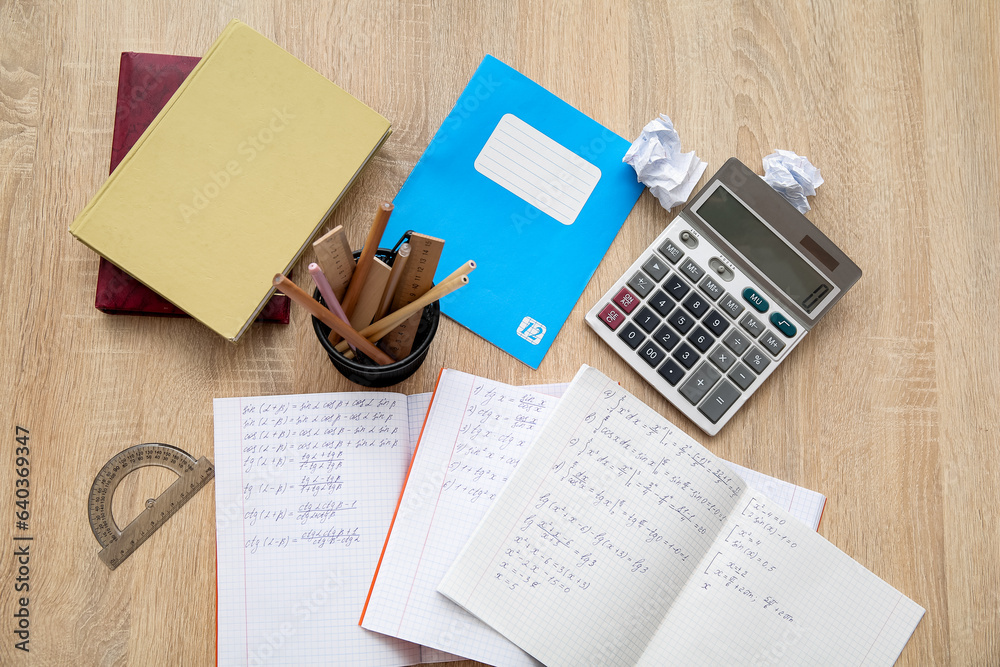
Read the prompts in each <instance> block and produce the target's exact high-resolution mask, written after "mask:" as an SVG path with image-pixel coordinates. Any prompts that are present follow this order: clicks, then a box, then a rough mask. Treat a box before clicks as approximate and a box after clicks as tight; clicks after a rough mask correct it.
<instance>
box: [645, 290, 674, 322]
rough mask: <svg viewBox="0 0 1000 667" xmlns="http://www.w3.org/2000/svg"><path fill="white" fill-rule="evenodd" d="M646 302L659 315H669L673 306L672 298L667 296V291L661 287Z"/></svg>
mask: <svg viewBox="0 0 1000 667" xmlns="http://www.w3.org/2000/svg"><path fill="white" fill-rule="evenodd" d="M648 303H649V305H651V306H652V307H653V310H655V311H656V312H658V313H659V314H660V316H661V317H666V316H667V315H669V314H670V311H671V310H673V308H674V300H673V299H671V298H670V297H669V296H667V293H666V292H664V291H663V290H661V289H658V290H656V294H654V295H653V296H651V297H650V298H649V302H648Z"/></svg>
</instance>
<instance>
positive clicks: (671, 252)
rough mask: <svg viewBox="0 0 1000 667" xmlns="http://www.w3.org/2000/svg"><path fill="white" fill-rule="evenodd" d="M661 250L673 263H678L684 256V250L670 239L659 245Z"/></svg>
mask: <svg viewBox="0 0 1000 667" xmlns="http://www.w3.org/2000/svg"><path fill="white" fill-rule="evenodd" d="M659 251H660V254H662V255H663V256H664V257H666V258H667V261H668V262H670V263H671V264H676V263H677V260H679V259H680V258H681V257H683V256H684V252H683V251H682V250H681V249H680V248H678V247H677V246H675V245H674V243H673V241H671V240H669V239H668V240H666V241H664V242H663V245H661V246H660V247H659Z"/></svg>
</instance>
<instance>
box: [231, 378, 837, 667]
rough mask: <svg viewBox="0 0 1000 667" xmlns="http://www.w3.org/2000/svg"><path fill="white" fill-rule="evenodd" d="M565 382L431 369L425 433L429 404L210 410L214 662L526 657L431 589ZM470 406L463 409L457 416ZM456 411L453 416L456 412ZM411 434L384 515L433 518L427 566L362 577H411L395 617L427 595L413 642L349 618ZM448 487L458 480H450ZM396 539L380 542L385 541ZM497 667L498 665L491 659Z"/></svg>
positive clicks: (783, 493)
mask: <svg viewBox="0 0 1000 667" xmlns="http://www.w3.org/2000/svg"><path fill="white" fill-rule="evenodd" d="M566 386H567V385H547V386H542V387H531V388H526V387H521V388H517V387H511V386H508V385H504V384H502V383H498V382H494V381H491V380H486V379H484V378H477V377H475V376H471V375H468V374H465V373H459V372H457V371H443V372H442V374H441V376H440V378H439V381H438V385H437V390H436V393H435V395H434V396H435V398H434V405H435V410H434V411H433V412H432V413H431V415H430V417H429V418H428V419H427V423H426V425H424V422H425V415H426V414H427V412H428V405H429V404H430V403H431V394H430V393H424V394H415V395H413V396H405V395H403V394H398V393H390V392H374V391H369V392H357V393H337V394H303V395H285V396H266V397H253V398H221V399H216V401H215V405H214V412H215V465H216V520H217V539H218V587H219V602H218V633H219V634H218V662H219V664H220V665H247V664H271V663H275V664H295V665H305V664H345V665H369V666H373V667H374V666H387V667H388V666H394V665H410V664H416V663H421V662H424V663H426V662H440V661H446V660H455V659H458V658H457V656H456V655H451V654H449V653H447V652H445V651H448V650H451V651H452V652H454V653H461V655H462V656H463V657H479V658H480V659H482V660H484V661H486V662H489V663H491V664H515V663H516V661H523V660H526V659H527V658H526V656H525V654H524V653H523V652H522V651H521V650H520V649H518V648H516V647H515V646H513V645H512V644H511V643H510V642H509V641H507V640H506V639H503V638H502V637H500V636H499V635H497V634H496V633H495V632H494V631H493V630H491V629H490V628H488V627H486V626H485V625H483V624H482V623H481V622H480V621H478V620H477V619H475V618H473V617H472V616H471V615H469V614H468V613H467V612H465V611H464V610H463V609H461V608H460V607H459V606H458V605H455V604H454V603H452V602H450V601H448V600H447V599H445V598H444V597H443V596H441V595H440V594H438V593H435V592H434V588H435V587H436V586H437V584H438V582H439V581H440V578H441V576H443V574H444V572H445V571H446V570H447V568H448V566H449V565H450V564H451V560H452V559H453V558H454V555H455V554H457V553H458V551H459V550H460V549H461V547H462V545H463V544H464V542H465V539H466V538H467V537H468V536H469V535H471V534H472V532H473V530H474V528H475V521H477V520H478V517H479V516H481V515H482V514H484V513H485V511H486V509H488V505H489V501H490V495H491V494H495V493H496V492H497V491H499V489H500V486H501V485H502V481H503V478H504V477H505V476H506V475H508V474H509V473H510V471H512V470H513V468H514V467H515V466H516V465H517V461H519V460H520V457H521V455H522V454H523V451H524V449H525V447H526V445H527V443H528V441H529V440H530V439H531V438H532V437H533V435H532V436H531V437H518V438H517V441H516V442H515V441H513V440H512V438H513V436H512V435H511V434H512V433H517V434H519V435H521V436H524V435H529V434H533V433H534V432H535V431H537V429H538V428H540V427H541V425H542V424H543V423H544V421H545V420H546V418H547V416H548V414H550V413H551V412H552V410H553V409H554V408H555V406H556V405H557V404H558V400H557V397H558V396H559V395H560V394H561V392H562V391H563V390H564V389H565V388H566ZM536 389H537V390H540V391H543V392H547V393H546V394H542V393H538V392H536V391H534V390H536ZM473 394H475V396H476V403H475V404H476V405H477V406H478V409H477V410H475V411H473V412H472V413H469V412H467V407H468V405H467V403H468V399H469V398H470V396H471V395H473ZM515 399H516V401H515ZM457 405H461V406H465V407H463V408H462V409H457V410H456V407H455V406H457ZM532 406H534V407H532ZM519 414H520V417H519ZM504 415H507V416H510V415H513V417H512V419H509V420H507V419H505V418H504V417H503V416H504ZM491 416H493V417H494V418H492V419H491ZM501 422H504V423H505V425H504V426H502V427H501V426H498V424H500V423H501ZM422 425H423V426H424V433H423V436H422V437H421V438H420V441H421V443H422V444H421V446H420V449H419V451H420V452H421V456H420V457H418V458H417V460H416V461H414V467H413V470H412V471H411V472H410V473H409V477H408V479H409V482H408V483H407V484H406V489H407V493H408V494H409V495H408V496H406V498H405V499H404V500H403V502H401V503H399V506H400V510H399V513H398V515H397V518H396V521H397V523H396V525H397V527H401V526H403V525H404V520H405V519H406V515H407V510H409V509H414V510H416V509H417V505H419V506H420V508H419V511H414V512H413V516H414V517H418V519H417V520H418V521H419V522H423V521H425V519H424V518H422V517H423V516H424V515H425V513H426V512H428V511H431V512H435V511H437V512H438V513H437V514H436V515H434V516H432V519H433V521H431V523H430V524H427V525H428V526H430V525H433V527H434V532H433V533H428V536H429V537H430V538H432V540H429V541H427V542H426V543H427V546H428V549H427V553H428V554H430V553H432V552H433V553H434V556H433V558H428V559H423V560H421V561H420V563H421V564H420V566H419V567H414V563H416V562H417V560H416V558H413V559H411V556H410V555H409V554H410V553H413V548H412V547H409V546H404V547H403V548H401V549H400V550H399V551H393V552H390V551H389V550H388V548H387V550H386V554H385V556H383V557H382V561H381V563H382V564H381V569H380V572H381V575H380V577H379V579H378V581H379V582H380V585H381V584H384V583H385V582H387V581H389V580H390V575H389V573H390V570H398V571H407V570H410V571H412V572H414V573H416V575H417V576H414V577H412V581H406V580H401V579H400V574H399V572H398V571H397V572H396V573H394V574H393V575H392V577H394V578H395V579H396V580H398V581H402V582H403V583H401V584H399V585H400V586H406V587H407V588H408V591H407V594H406V595H409V596H410V599H411V600H413V606H411V607H409V608H408V610H407V613H406V614H404V615H403V617H404V618H406V619H407V623H409V621H410V619H411V618H414V614H415V613H416V612H418V611H419V610H423V609H428V608H433V607H428V606H427V605H428V604H430V603H428V601H427V598H436V602H437V604H438V605H439V608H434V609H437V610H436V611H432V612H429V615H426V616H423V617H422V619H420V618H418V621H419V620H422V623H420V622H418V623H417V630H418V631H419V632H420V634H419V635H417V634H415V635H413V636H420V637H421V640H422V641H419V642H418V643H414V642H409V641H402V640H400V639H396V638H393V637H390V636H387V635H386V634H380V633H377V632H370V631H368V630H366V629H363V628H361V627H359V625H358V619H359V617H360V616H361V613H362V609H363V607H364V606H365V602H366V593H367V592H368V591H369V585H370V584H371V582H372V575H373V573H374V572H375V570H376V566H377V564H378V563H379V558H380V554H381V553H382V549H383V543H384V542H385V539H386V534H387V532H388V530H389V526H390V523H391V522H392V520H393V514H394V512H396V507H397V502H398V501H400V500H401V497H400V491H401V489H402V488H403V487H404V480H406V479H407V468H408V466H409V465H410V455H411V451H412V450H413V447H414V446H415V443H417V441H418V436H420V432H421V426H422ZM453 448H454V449H455V451H454V452H452V449H453ZM442 453H443V456H445V457H446V458H447V457H450V460H451V464H452V465H453V466H456V467H455V469H454V470H452V471H450V472H449V474H448V475H447V476H445V475H442V476H439V477H433V476H432V477H431V478H430V480H429V482H428V483H427V484H424V483H423V482H424V481H426V478H425V475H426V472H427V468H426V466H427V461H435V460H439V459H440V457H441V456H442ZM435 465H436V464H435ZM463 466H464V467H465V468H466V469H462V467H463ZM488 466H492V467H495V471H493V472H490V475H496V474H497V473H499V475H500V476H499V477H496V478H495V479H492V480H488V481H487V480H484V479H483V478H484V477H485V476H486V474H487V472H486V467H488ZM480 468H483V470H482V472H481V473H480V471H479V469H480ZM751 472H752V471H751ZM753 474H754V475H759V474H758V473H753ZM460 478H462V479H465V480H466V482H471V484H469V483H459V482H458V480H459V479H460ZM477 478H478V481H477ZM756 479H758V480H759V483H760V486H761V487H764V488H766V489H768V491H767V493H768V496H769V497H771V498H773V499H775V500H776V501H779V502H781V504H782V506H784V507H789V508H793V509H794V511H795V512H796V513H797V515H798V516H800V517H801V518H802V519H803V520H804V521H805V522H806V523H808V524H810V525H812V526H813V527H815V526H816V524H817V523H818V521H819V517H820V514H821V512H822V509H823V503H824V498H823V496H822V495H820V494H817V493H814V492H812V491H809V490H807V489H803V488H801V487H796V486H793V485H790V484H787V483H785V482H782V481H780V480H777V479H774V478H771V477H768V476H766V475H759V476H758V477H757V478H756ZM480 482H481V484H480ZM480 487H482V488H483V489H486V488H487V487H488V489H489V491H488V492H487V493H483V492H481V491H480ZM414 494H416V496H415V495H414ZM414 497H417V500H416V501H414V500H413V498H414ZM421 498H423V500H426V501H427V502H423V500H421ZM431 499H433V502H432V501H431ZM440 501H443V502H440ZM466 507H467V509H465V508H466ZM404 508H405V509H404ZM466 511H468V512H470V513H471V514H470V515H469V516H467V517H466V518H465V519H464V522H463V523H462V530H458V523H456V524H455V530H452V531H448V530H445V531H441V530H439V527H440V526H441V525H447V524H446V523H445V524H443V523H442V521H450V517H451V516H453V515H454V516H458V517H461V515H462V513H463V512H466ZM420 525H424V524H423V523H421V524H420ZM409 532H410V533H412V534H417V533H414V531H412V530H410V531H409ZM403 533H404V531H402V530H400V532H398V533H397V532H395V531H394V532H393V538H394V539H397V537H398V536H400V535H403ZM422 539H423V538H422ZM428 573H431V576H430V577H428V576H427V575H428ZM418 579H419V580H418ZM383 591H384V589H382V588H380V589H379V594H381V593H382V592H383ZM406 595H404V594H403V593H402V592H400V591H397V592H396V593H392V594H391V595H390V596H389V598H390V604H387V605H386V607H385V608H383V607H382V605H381V603H380V602H379V598H378V596H377V595H375V593H374V592H373V595H372V597H371V599H370V600H369V602H368V605H367V612H366V613H367V615H368V616H367V618H368V619H374V618H375V614H376V612H377V613H378V614H379V615H380V617H382V618H389V619H391V618H392V614H393V613H395V611H394V610H395V609H397V608H398V606H397V605H396V604H395V602H398V599H405V598H406ZM393 596H396V598H398V599H397V600H395V601H393V600H392V597H393ZM421 613H423V612H421ZM388 622H391V620H390V621H388ZM366 625H367V623H366ZM387 627H388V626H387ZM404 627H406V628H408V627H409V626H408V625H406V626H404ZM407 632H408V630H407ZM389 634H392V633H391V632H390V633H389ZM483 636H486V637H487V640H483V639H482V637H483ZM491 641H492V642H493V644H492V645H491V644H490V642H491ZM484 642H485V643H484ZM419 644H424V646H421V645H419ZM484 647H486V648H489V650H488V651H484ZM509 656H513V657H510V658H509V659H510V660H511V661H514V662H507V660H508V657H509Z"/></svg>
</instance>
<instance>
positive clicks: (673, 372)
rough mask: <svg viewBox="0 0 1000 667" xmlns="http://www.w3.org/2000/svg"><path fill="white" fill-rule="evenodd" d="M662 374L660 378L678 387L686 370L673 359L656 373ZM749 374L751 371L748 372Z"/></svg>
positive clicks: (664, 363) (666, 362) (667, 361)
mask: <svg viewBox="0 0 1000 667" xmlns="http://www.w3.org/2000/svg"><path fill="white" fill-rule="evenodd" d="M656 372H657V373H659V374H660V377H661V378H663V379H664V380H666V381H667V383H669V384H670V386H671V387H674V386H676V385H677V383H678V382H679V381H680V379H681V378H682V377H684V369H683V368H681V367H680V366H678V365H677V364H676V363H675V362H674V360H673V359H667V360H666V361H665V362H663V365H662V366H660V369H659V370H658V371H656ZM747 372H748V373H749V371H747Z"/></svg>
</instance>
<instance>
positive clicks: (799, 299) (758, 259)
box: [697, 186, 831, 313]
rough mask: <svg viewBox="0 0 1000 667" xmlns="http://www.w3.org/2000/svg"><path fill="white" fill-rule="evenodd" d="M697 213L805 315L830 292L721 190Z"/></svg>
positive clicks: (800, 260)
mask: <svg viewBox="0 0 1000 667" xmlns="http://www.w3.org/2000/svg"><path fill="white" fill-rule="evenodd" d="M697 213H698V215H699V216H701V218H702V219H703V220H704V221H705V222H706V223H708V224H709V226H711V227H712V229H714V230H715V231H716V232H718V234H719V235H720V236H722V237H723V238H724V239H726V240H727V241H728V242H729V243H730V244H732V246H733V247H734V248H736V249H737V250H738V251H740V253H741V254H742V255H743V256H744V257H746V258H747V259H748V260H750V261H751V262H753V264H754V265H755V266H756V267H757V269H759V270H760V271H761V272H762V273H763V274H764V275H766V276H767V277H768V278H770V279H771V280H772V281H773V282H774V284H775V285H777V286H778V287H779V288H780V289H782V290H784V292H785V294H787V295H788V297H789V298H791V299H792V300H793V301H795V302H796V303H797V304H799V306H801V307H802V309H803V310H804V311H805V312H807V313H809V312H812V310H813V309H814V308H815V307H816V306H817V305H818V304H819V303H820V302H821V301H822V300H823V298H824V297H825V296H826V295H827V294H829V293H830V290H831V285H830V283H829V282H827V281H826V280H825V279H824V277H823V276H822V275H820V274H819V273H817V272H816V270H815V269H813V268H812V267H811V266H810V265H809V263H808V262H806V261H805V260H804V259H803V258H802V257H801V256H800V255H799V254H798V253H797V252H795V251H794V250H792V248H791V247H790V246H789V245H788V244H787V243H785V242H784V241H783V240H781V238H780V237H779V236H778V235H777V234H775V233H774V232H773V231H771V229H770V228H768V227H767V225H765V224H763V223H762V222H761V221H760V219H759V218H758V217H757V216H755V215H754V214H753V213H751V212H750V211H749V210H748V209H747V207H746V206H744V205H743V204H742V203H741V202H740V201H739V200H737V199H736V198H735V197H733V196H732V194H730V193H729V191H728V190H726V189H725V188H724V187H722V186H719V187H718V188H716V189H715V192H713V193H712V194H711V195H709V197H708V198H707V199H706V200H705V201H704V202H703V203H702V204H701V206H699V207H698V209H697Z"/></svg>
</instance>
